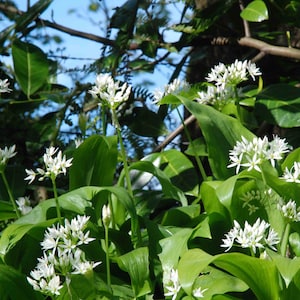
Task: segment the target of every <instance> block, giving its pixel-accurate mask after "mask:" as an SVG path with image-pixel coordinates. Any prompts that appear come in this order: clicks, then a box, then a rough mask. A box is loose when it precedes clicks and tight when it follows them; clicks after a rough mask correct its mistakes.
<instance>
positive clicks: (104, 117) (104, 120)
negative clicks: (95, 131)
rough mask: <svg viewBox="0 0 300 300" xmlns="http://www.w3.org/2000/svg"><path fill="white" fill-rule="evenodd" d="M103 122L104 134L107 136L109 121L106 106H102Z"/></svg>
mask: <svg viewBox="0 0 300 300" xmlns="http://www.w3.org/2000/svg"><path fill="white" fill-rule="evenodd" d="M101 122H102V134H103V135H104V136H106V131H107V123H106V108H105V106H101Z"/></svg>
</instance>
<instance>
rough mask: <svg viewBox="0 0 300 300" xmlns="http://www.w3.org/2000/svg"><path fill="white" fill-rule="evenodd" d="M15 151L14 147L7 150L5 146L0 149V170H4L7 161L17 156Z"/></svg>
mask: <svg viewBox="0 0 300 300" xmlns="http://www.w3.org/2000/svg"><path fill="white" fill-rule="evenodd" d="M15 150H16V145H13V146H10V147H9V148H7V147H6V146H5V147H4V149H1V148H0V168H1V167H2V168H4V167H5V166H6V164H7V162H8V160H9V159H10V158H12V157H14V156H15V155H16V154H17V152H15Z"/></svg>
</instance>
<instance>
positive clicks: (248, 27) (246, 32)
mask: <svg viewBox="0 0 300 300" xmlns="http://www.w3.org/2000/svg"><path fill="white" fill-rule="evenodd" d="M239 5H240V10H241V11H243V10H244V8H245V6H244V3H243V1H242V0H240V1H239ZM243 25H244V32H245V36H246V37H251V32H250V26H249V22H248V21H247V20H245V19H243Z"/></svg>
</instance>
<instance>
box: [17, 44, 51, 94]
mask: <svg viewBox="0 0 300 300" xmlns="http://www.w3.org/2000/svg"><path fill="white" fill-rule="evenodd" d="M12 56H13V62H14V69H15V74H16V78H17V81H18V83H19V85H20V87H21V89H22V90H23V92H24V93H25V94H26V95H27V97H30V95H32V94H34V93H35V92H36V91H38V90H39V89H40V88H41V87H42V86H43V85H45V84H46V82H47V78H48V73H49V63H48V60H47V56H46V54H45V53H44V52H43V51H42V50H41V49H40V48H38V47H37V46H35V45H32V44H29V43H24V42H21V41H20V40H15V41H14V42H13V44H12Z"/></svg>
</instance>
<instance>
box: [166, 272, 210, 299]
mask: <svg viewBox="0 0 300 300" xmlns="http://www.w3.org/2000/svg"><path fill="white" fill-rule="evenodd" d="M163 281H164V287H165V289H166V292H165V296H166V297H167V296H172V300H175V299H176V297H177V295H178V293H179V291H180V289H181V285H180V282H179V277H178V271H177V270H176V269H174V268H170V267H166V268H164V279H163ZM207 290H208V289H202V288H201V287H197V288H195V289H194V290H193V292H192V293H193V296H194V297H195V298H197V299H199V298H203V297H204V295H203V294H204V292H205V291H207Z"/></svg>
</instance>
